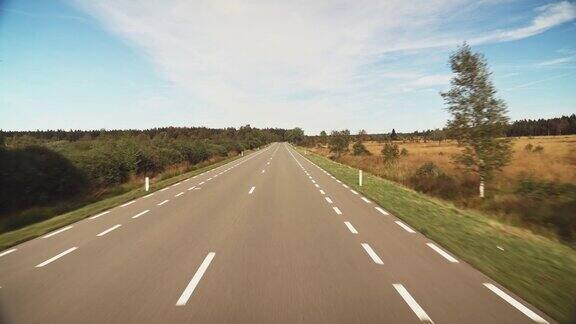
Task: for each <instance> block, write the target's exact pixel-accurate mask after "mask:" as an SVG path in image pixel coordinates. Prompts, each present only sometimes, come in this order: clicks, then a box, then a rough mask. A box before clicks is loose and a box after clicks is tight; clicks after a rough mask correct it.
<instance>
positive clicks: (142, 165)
mask: <svg viewBox="0 0 576 324" xmlns="http://www.w3.org/2000/svg"><path fill="white" fill-rule="evenodd" d="M303 136H304V133H303V131H302V130H301V129H293V130H286V129H280V128H267V129H258V128H253V127H251V126H250V125H246V126H242V127H240V128H224V129H213V128H205V127H166V128H153V129H147V130H88V131H86V130H70V131H64V130H47V131H0V217H4V216H6V215H12V216H13V215H14V214H15V213H16V214H17V213H18V212H19V211H22V210H25V209H29V208H31V207H35V206H49V205H51V204H57V203H60V202H64V201H69V200H79V199H80V200H81V199H83V198H84V197H94V196H97V195H99V194H100V193H102V192H106V191H107V190H110V188H114V187H115V186H118V185H122V184H124V183H126V182H128V181H129V180H130V179H131V178H133V177H143V176H155V175H158V174H160V173H162V172H165V171H167V170H171V169H173V168H174V169H176V168H177V169H178V170H183V171H186V170H190V169H191V168H193V167H194V166H195V165H198V164H199V163H209V162H210V161H215V160H218V159H222V158H225V157H228V156H234V155H237V154H239V153H240V152H241V151H243V150H248V149H255V148H258V147H261V146H263V145H266V144H268V143H271V142H276V141H286V140H290V141H293V142H298V141H301V139H302V138H303Z"/></svg>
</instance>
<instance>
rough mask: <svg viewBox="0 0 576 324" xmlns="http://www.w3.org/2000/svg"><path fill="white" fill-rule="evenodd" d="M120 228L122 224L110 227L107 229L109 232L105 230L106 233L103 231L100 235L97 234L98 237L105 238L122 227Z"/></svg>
mask: <svg viewBox="0 0 576 324" xmlns="http://www.w3.org/2000/svg"><path fill="white" fill-rule="evenodd" d="M120 226H122V225H121V224H116V225H114V226H112V227H110V228H109V229H107V230H105V231H103V232H101V233H99V234H96V236H104V235H106V234H108V233H110V232H112V231H113V230H115V229H117V228H118V227H120Z"/></svg>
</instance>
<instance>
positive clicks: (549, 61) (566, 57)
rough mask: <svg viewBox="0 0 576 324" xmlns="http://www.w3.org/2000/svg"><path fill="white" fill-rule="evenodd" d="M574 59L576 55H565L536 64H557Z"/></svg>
mask: <svg viewBox="0 0 576 324" xmlns="http://www.w3.org/2000/svg"><path fill="white" fill-rule="evenodd" d="M574 61H576V56H565V57H559V58H556V59H551V60H546V61H542V62H540V63H538V64H537V65H538V66H557V65H564V64H566V63H572V62H574Z"/></svg>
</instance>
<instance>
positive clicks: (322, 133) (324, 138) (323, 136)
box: [320, 131, 328, 144]
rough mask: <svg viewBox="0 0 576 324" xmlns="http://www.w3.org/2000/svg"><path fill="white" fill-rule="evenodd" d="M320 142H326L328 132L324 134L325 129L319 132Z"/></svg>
mask: <svg viewBox="0 0 576 324" xmlns="http://www.w3.org/2000/svg"><path fill="white" fill-rule="evenodd" d="M320 143H322V144H326V143H328V134H326V131H321V132H320Z"/></svg>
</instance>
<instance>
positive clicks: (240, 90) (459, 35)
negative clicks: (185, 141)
mask: <svg viewBox="0 0 576 324" xmlns="http://www.w3.org/2000/svg"><path fill="white" fill-rule="evenodd" d="M495 2H500V1H496V0H490V1H485V2H484V3H482V4H480V5H479V4H475V3H474V2H471V1H466V0H429V1H425V2H421V3H419V4H418V5H414V3H413V2H409V1H405V0H391V1H376V0H363V1H351V0H350V1H348V0H341V1H331V0H323V1H322V0H317V1H252V2H246V1H239V0H237V1H234V0H210V1H187V0H173V1H167V0H149V1H132V0H101V1H89V0H77V3H78V4H79V5H80V7H81V8H83V9H84V10H86V11H88V12H89V13H91V14H93V15H95V16H96V17H98V18H99V19H100V20H101V21H102V22H103V23H104V25H105V26H107V27H108V28H110V29H111V30H112V31H114V32H116V33H118V34H120V35H122V36H123V37H125V38H127V39H129V40H130V41H131V42H134V43H135V44H137V45H138V46H140V47H142V48H143V49H144V50H145V51H146V52H147V54H148V55H149V56H150V58H151V60H152V61H153V62H154V63H155V66H156V67H157V69H158V70H159V71H160V72H161V73H162V74H163V75H164V76H165V77H166V78H167V79H168V80H169V81H170V82H172V83H173V84H174V85H175V86H177V87H179V88H180V89H182V90H183V91H185V92H186V93H187V94H188V95H189V96H190V98H191V100H192V101H193V102H194V105H191V106H194V116H195V117H196V118H198V119H202V120H212V121H215V123H218V122H220V123H219V124H217V125H212V126H223V125H230V124H232V125H238V124H242V123H246V122H252V123H253V124H256V125H259V126H265V125H269V122H270V121H271V120H273V121H277V122H276V124H275V125H273V126H282V127H292V126H296V125H303V126H304V127H306V128H307V129H309V130H313V131H317V130H319V129H323V128H329V127H334V128H336V127H345V126H346V124H347V121H348V120H349V119H350V118H353V117H354V116H355V114H356V112H362V113H363V114H365V115H366V118H368V119H369V118H370V109H368V108H369V107H371V106H374V105H375V104H380V102H381V101H382V100H383V97H382V93H395V92H398V91H404V92H406V91H414V90H417V89H426V88H430V87H438V86H443V85H446V84H447V83H448V81H449V75H446V74H445V73H442V72H440V73H439V72H438V71H431V70H428V69H426V68H425V67H420V66H405V65H404V66H402V64H401V63H398V64H397V65H401V68H394V69H392V67H391V66H390V65H387V64H383V65H382V66H379V67H374V68H373V69H370V68H366V67H367V66H368V67H372V66H373V65H374V64H376V63H378V62H380V61H382V60H383V59H385V58H388V57H390V56H391V55H399V56H400V57H402V56H404V55H413V54H414V52H415V51H416V52H418V51H421V50H423V49H431V48H451V47H453V46H454V45H456V44H458V43H460V42H462V41H464V40H469V41H470V42H471V43H473V44H479V43H488V42H501V41H509V40H516V39H521V38H524V37H529V36H532V35H535V34H538V33H542V32H544V31H545V30H547V29H549V28H552V27H554V26H557V25H559V24H562V23H564V22H567V21H570V20H573V19H574V18H575V13H574V12H575V9H574V8H575V6H574V5H573V4H571V3H569V2H566V1H562V2H558V3H555V4H551V5H547V6H544V7H539V8H537V9H536V12H535V16H534V19H533V20H532V21H531V22H530V23H529V24H528V25H526V26H523V27H517V28H511V29H509V30H496V31H494V32H486V33H485V34H484V33H482V30H486V29H485V28H481V29H478V30H476V29H475V28H474V26H465V27H464V28H461V29H456V28H454V27H452V28H449V27H448V26H450V24H451V23H454V22H453V21H451V18H450V17H458V15H459V14H460V12H462V11H463V9H465V8H467V7H469V6H471V5H472V4H473V5H474V6H476V7H478V6H488V5H494V3H495ZM376 71H377V72H376ZM154 102H155V103H157V104H161V103H162V102H163V101H162V100H154ZM182 105H184V106H187V105H188V104H187V103H182ZM321 114H326V115H330V116H331V118H330V121H324V123H325V124H321V121H319V118H318V116H319V115H321ZM326 123H327V124H326Z"/></svg>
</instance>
